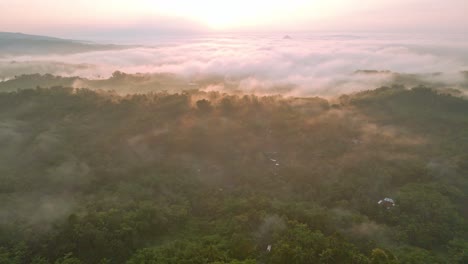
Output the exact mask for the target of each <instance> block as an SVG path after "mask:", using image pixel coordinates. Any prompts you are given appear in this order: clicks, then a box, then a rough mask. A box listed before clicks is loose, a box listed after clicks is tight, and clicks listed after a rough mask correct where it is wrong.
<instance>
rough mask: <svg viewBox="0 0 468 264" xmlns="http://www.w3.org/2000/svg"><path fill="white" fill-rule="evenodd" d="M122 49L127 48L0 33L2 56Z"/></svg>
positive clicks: (0, 52)
mask: <svg viewBox="0 0 468 264" xmlns="http://www.w3.org/2000/svg"><path fill="white" fill-rule="evenodd" d="M122 48H125V46H119V45H102V44H95V43H90V42H84V41H78V40H68V39H60V38H53V37H46V36H36V35H27V34H22V33H10V32H0V54H1V55H3V56H6V55H34V54H40V55H46V54H67V53H80V52H87V51H97V50H109V49H122Z"/></svg>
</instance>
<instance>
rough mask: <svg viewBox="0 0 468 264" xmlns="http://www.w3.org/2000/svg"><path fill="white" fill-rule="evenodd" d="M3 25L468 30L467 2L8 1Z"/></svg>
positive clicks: (95, 29)
mask: <svg viewBox="0 0 468 264" xmlns="http://www.w3.org/2000/svg"><path fill="white" fill-rule="evenodd" d="M0 10H8V12H2V16H1V17H0V31H9V32H23V33H33V34H45V35H54V36H60V37H71V38H76V37H84V36H87V37H89V36H96V35H99V36H101V37H102V36H103V35H104V36H106V35H107V36H116V35H119V34H120V35H122V34H126V35H130V36H133V37H135V36H136V35H140V36H141V35H147V34H150V35H151V34H157V33H165V34H183V33H185V34H186V33H195V32H205V33H206V32H218V33H219V32H226V31H244V32H245V31H250V32H271V31H289V32H292V31H330V30H332V31H349V30H351V31H373V32H394V33H395V32H398V33H415V32H420V33H421V32H424V33H432V34H433V33H447V32H451V33H454V32H466V25H467V24H468V17H467V16H466V11H467V10H468V7H467V1H465V0H448V1H438V0H379V1H372V0H327V1H325V0H315V1H314V0H311V1H306V0H291V1H280V0H276V1H266V0H257V1H248V0H239V1H215V0H201V1H181V0H174V1H161V0H156V1H151V0H135V1H131V2H129V1H124V0H102V1H92V0H82V1H68V0H67V1H60V0H44V1H29V0H15V1H6V0H2V1H0Z"/></svg>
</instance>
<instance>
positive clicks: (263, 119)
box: [0, 87, 468, 264]
mask: <svg viewBox="0 0 468 264" xmlns="http://www.w3.org/2000/svg"><path fill="white" fill-rule="evenodd" d="M467 116H468V101H467V100H466V99H463V98H460V97H456V96H453V95H449V94H443V93H440V92H438V91H436V90H432V89H428V88H425V87H415V88H413V89H404V88H402V87H383V88H380V89H376V90H373V91H366V92H361V93H357V94H353V95H344V96H341V97H340V98H339V99H330V100H326V99H323V98H292V97H281V96H255V95H228V94H221V93H217V92H209V93H207V92H200V91H185V92H179V93H167V92H159V93H150V94H138V95H136V94H133V95H127V96H119V95H116V94H115V93H112V92H104V91H92V90H87V89H72V88H62V87H55V88H47V89H45V88H38V89H25V90H20V91H16V92H10V93H0V143H1V145H2V148H0V191H1V192H0V212H1V218H0V232H1V233H0V257H1V258H2V261H3V262H4V263H128V264H133V263H200V264H201V263H244V264H247V263H290V262H291V261H293V262H294V263H393V264H395V263H447V264H448V263H466V261H467V259H468V255H467V252H468V250H467V249H468V241H467V239H466V238H467V237H468V236H467V235H468V234H467V233H466V232H467V230H468V229H467V227H468V225H467V217H468V215H467V212H468V208H467V204H466V195H467V193H468V179H467V177H466V175H468V163H467V160H468V157H467V154H466V149H468V137H467V135H468V133H467V132H468V119H467ZM385 198H390V199H392V200H393V201H394V206H393V205H388V204H379V201H380V200H382V199H385Z"/></svg>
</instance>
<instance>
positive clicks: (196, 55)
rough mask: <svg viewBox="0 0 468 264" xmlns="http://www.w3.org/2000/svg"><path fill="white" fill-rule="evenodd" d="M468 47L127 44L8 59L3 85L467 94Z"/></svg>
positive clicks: (405, 41) (321, 42)
mask: <svg viewBox="0 0 468 264" xmlns="http://www.w3.org/2000/svg"><path fill="white" fill-rule="evenodd" d="M467 42H468V40H467V39H466V38H464V37H463V36H460V35H444V36H442V35H440V36H431V37H429V36H427V35H425V36H424V37H423V36H417V35H413V36H404V35H389V34H363V33H361V34H355V35H349V34H347V35H341V34H321V33H320V34H319V33H315V34H291V39H285V38H283V35H279V34H274V35H273V34H250V35H246V34H224V35H197V36H184V37H182V36H178V37H164V38H163V37H161V38H154V39H151V38H147V39H126V40H124V41H122V40H120V41H119V42H118V43H117V44H133V45H135V44H138V45H140V44H141V45H140V46H138V47H130V46H129V48H127V49H118V50H115V49H113V50H104V51H102V50H100V51H92V52H80V53H71V54H65V55H64V54H54V51H53V50H51V51H50V54H43V55H42V54H41V55H20V56H13V55H3V56H0V79H2V80H7V79H11V78H14V76H15V75H21V74H32V73H40V74H45V73H50V74H53V75H60V76H80V77H83V78H88V79H103V78H108V77H110V76H111V75H112V73H113V72H115V71H117V70H118V71H122V72H125V73H129V74H134V73H147V74H155V73H171V74H175V75H177V76H180V77H181V78H184V79H189V80H192V81H193V82H191V84H192V85H194V84H197V83H196V80H199V79H200V78H202V79H204V78H207V77H208V76H216V77H217V79H218V80H223V81H219V82H215V83H210V84H209V85H207V86H204V87H199V86H198V88H201V89H205V90H229V89H233V87H234V88H235V89H236V90H241V91H243V92H257V93H267V94H268V93H284V94H288V95H301V96H303V95H322V96H327V95H336V94H341V93H350V92H355V91H360V90H367V89H373V88H376V87H379V86H382V85H391V84H403V85H409V86H412V85H418V84H424V85H430V84H434V86H438V87H439V88H445V87H450V88H458V89H463V88H465V86H466V79H465V78H466V76H464V75H463V74H461V72H462V71H465V70H467V69H468V56H467V55H466V54H468V45H466V44H467ZM396 73H398V74H399V75H395V74H396ZM402 75H403V76H406V77H404V78H402ZM408 76H410V77H408ZM410 79H411V80H410ZM409 80H410V81H409ZM189 83H190V82H189ZM197 85H198V84H197ZM91 88H92V87H91ZM168 88H169V89H170V87H168ZM190 88H193V87H190V86H189V85H187V89H190Z"/></svg>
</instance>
